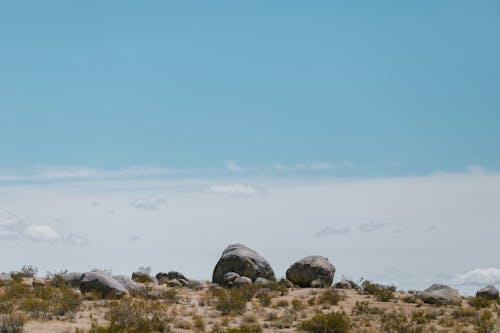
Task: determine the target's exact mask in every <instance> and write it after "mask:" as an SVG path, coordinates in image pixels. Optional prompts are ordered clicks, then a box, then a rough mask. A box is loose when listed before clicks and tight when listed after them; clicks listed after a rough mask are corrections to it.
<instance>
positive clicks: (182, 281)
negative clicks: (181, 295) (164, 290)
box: [174, 279, 189, 286]
mask: <svg viewBox="0 0 500 333" xmlns="http://www.w3.org/2000/svg"><path fill="white" fill-rule="evenodd" d="M174 280H177V281H179V282H180V284H182V285H183V286H187V285H189V281H187V280H184V279H174Z"/></svg>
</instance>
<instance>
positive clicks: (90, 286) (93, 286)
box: [80, 271, 128, 298]
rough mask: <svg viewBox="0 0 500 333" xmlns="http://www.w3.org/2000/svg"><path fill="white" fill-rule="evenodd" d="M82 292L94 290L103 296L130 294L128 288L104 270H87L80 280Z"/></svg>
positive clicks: (116, 296)
mask: <svg viewBox="0 0 500 333" xmlns="http://www.w3.org/2000/svg"><path fill="white" fill-rule="evenodd" d="M80 291H81V292H82V294H85V293H88V292H92V293H95V294H96V295H98V296H100V297H103V298H120V297H122V296H125V295H127V294H128V292H127V289H125V287H124V286H123V285H122V284H121V283H120V282H118V281H117V280H115V279H114V278H113V277H112V276H111V274H109V273H107V272H104V271H93V272H87V273H84V274H83V275H82V280H81V281H80Z"/></svg>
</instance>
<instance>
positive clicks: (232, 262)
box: [212, 244, 276, 284]
mask: <svg viewBox="0 0 500 333" xmlns="http://www.w3.org/2000/svg"><path fill="white" fill-rule="evenodd" d="M229 272H234V273H237V274H239V275H240V276H246V277H248V278H250V279H251V280H252V281H255V279H257V278H258V277H262V278H265V279H268V280H272V281H275V280H276V277H275V276H274V271H273V269H272V268H271V265H269V263H268V262H267V260H266V259H264V258H263V257H261V256H260V255H259V254H258V253H257V252H256V251H254V250H252V249H250V248H248V247H246V246H244V245H241V244H233V245H229V246H228V247H227V248H226V249H225V250H224V252H222V256H221V257H220V259H219V261H218V262H217V265H215V268H214V272H213V275H212V282H214V283H217V284H224V274H226V273H229Z"/></svg>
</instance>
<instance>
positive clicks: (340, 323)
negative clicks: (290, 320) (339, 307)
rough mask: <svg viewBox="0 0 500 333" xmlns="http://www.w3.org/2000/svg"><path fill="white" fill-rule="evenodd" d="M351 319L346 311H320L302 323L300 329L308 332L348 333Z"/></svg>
mask: <svg viewBox="0 0 500 333" xmlns="http://www.w3.org/2000/svg"><path fill="white" fill-rule="evenodd" d="M350 327H351V320H350V319H349V317H348V316H347V315H346V314H345V313H344V312H340V311H339V312H330V313H319V314H317V315H315V316H314V317H312V318H311V319H309V320H306V321H303V322H302V323H301V324H300V329H301V330H302V331H305V332H308V333H347V332H349V328H350Z"/></svg>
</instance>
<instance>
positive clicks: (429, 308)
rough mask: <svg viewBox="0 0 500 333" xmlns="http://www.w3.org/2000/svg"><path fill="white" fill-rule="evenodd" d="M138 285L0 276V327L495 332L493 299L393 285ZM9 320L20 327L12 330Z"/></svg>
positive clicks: (67, 331)
mask: <svg viewBox="0 0 500 333" xmlns="http://www.w3.org/2000/svg"><path fill="white" fill-rule="evenodd" d="M137 285H138V286H139V287H138V288H137V289H136V290H135V291H133V292H130V294H129V295H126V296H123V297H121V298H119V299H101V298H100V297H99V295H95V294H92V293H87V294H84V295H82V293H81V292H80V291H79V290H78V288H73V287H71V286H69V285H66V284H64V283H61V280H59V279H57V278H54V277H52V278H35V279H33V278H30V277H21V278H18V279H17V281H12V282H9V283H3V285H2V287H1V288H0V311H1V312H2V314H1V317H2V326H1V328H0V332H25V333H73V332H96V333H97V332H179V333H181V332H227V333H231V332H232V333H239V332H241V333H244V332H283V333H285V332H302V331H303V332H313V333H315V332H333V333H335V332H366V333H368V332H389V333H391V332H396V333H398V332H402V333H404V332H443V333H444V332H450V333H451V332H500V302H499V301H498V300H496V301H495V300H489V301H486V300H484V302H482V301H481V300H478V299H476V298H474V297H469V298H464V297H462V300H461V304H460V305H441V306H440V305H432V304H425V303H424V302H422V301H421V300H419V299H418V298H415V297H414V295H413V294H412V293H408V292H403V291H394V292H392V291H391V290H392V289H383V288H382V290H388V293H387V294H383V295H382V296H381V295H380V294H377V293H375V294H373V293H372V292H371V291H370V290H368V291H367V288H366V285H365V287H363V286H353V287H354V288H350V289H338V288H334V287H328V288H298V287H290V286H288V287H287V286H286V285H285V284H283V283H281V282H272V283H269V284H263V285H259V286H257V285H249V286H241V287H233V288H224V287H219V286H217V285H214V284H212V283H211V282H206V281H190V282H189V284H187V285H185V286H175V287H172V286H169V284H168V283H165V284H158V283H154V282H144V283H137ZM320 313H324V314H332V313H334V314H340V316H337V319H338V318H341V319H340V321H342V320H343V319H346V320H347V321H348V324H347V325H346V326H345V327H344V326H343V323H340V324H339V325H337V323H333V324H331V325H330V328H325V327H327V326H323V327H322V326H321V324H318V325H316V326H314V325H313V326H311V327H312V328H311V327H310V328H307V327H305V326H304V323H305V322H307V321H308V320H309V321H310V323H311V322H313V321H314V320H316V321H320V320H321V318H320V317H317V315H318V314H320ZM315 316H316V317H315ZM311 318H313V320H312V321H311ZM323 319H324V318H323ZM16 320H18V321H19V322H20V326H22V327H20V328H19V330H16V329H15V325H14V323H15V321H16ZM313 324H314V323H313ZM9 325H10V326H9ZM332 325H333V326H332ZM335 325H337V326H335Z"/></svg>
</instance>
